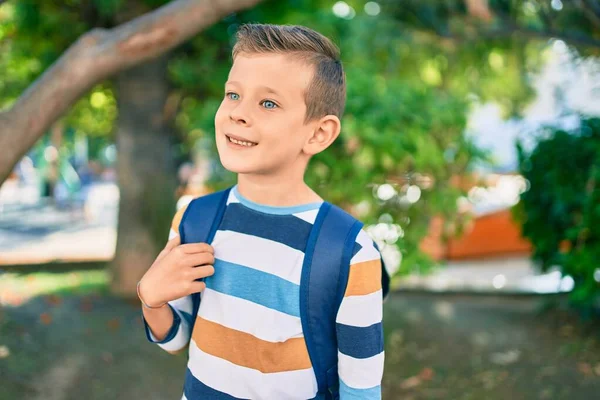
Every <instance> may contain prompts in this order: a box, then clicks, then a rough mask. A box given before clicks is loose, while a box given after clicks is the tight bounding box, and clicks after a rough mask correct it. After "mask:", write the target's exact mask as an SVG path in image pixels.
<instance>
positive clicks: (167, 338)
mask: <svg viewBox="0 0 600 400" xmlns="http://www.w3.org/2000/svg"><path fill="white" fill-rule="evenodd" d="M167 305H168V306H169V308H170V309H171V313H172V314H173V323H172V324H171V328H169V332H167V336H165V338H164V339H163V340H156V341H155V340H152V337H151V336H150V327H149V326H148V323H147V322H146V318H144V315H143V314H142V321H143V322H144V330H145V331H146V338H147V339H148V340H149V341H150V342H152V343H156V344H165V343H169V342H170V341H171V340H173V339H174V338H175V336H177V332H178V331H179V325H181V318H179V314H177V312H176V311H175V309H174V308H173V306H172V305H170V304H169V303H167Z"/></svg>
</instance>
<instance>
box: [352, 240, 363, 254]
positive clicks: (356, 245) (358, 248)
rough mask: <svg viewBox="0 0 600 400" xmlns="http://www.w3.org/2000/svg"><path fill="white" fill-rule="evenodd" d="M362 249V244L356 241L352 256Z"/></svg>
mask: <svg viewBox="0 0 600 400" xmlns="http://www.w3.org/2000/svg"><path fill="white" fill-rule="evenodd" d="M360 249H362V246H361V245H360V243H358V242H357V243H355V244H354V250H352V257H354V256H355V255H356V254H357V253H358V252H359V251H360Z"/></svg>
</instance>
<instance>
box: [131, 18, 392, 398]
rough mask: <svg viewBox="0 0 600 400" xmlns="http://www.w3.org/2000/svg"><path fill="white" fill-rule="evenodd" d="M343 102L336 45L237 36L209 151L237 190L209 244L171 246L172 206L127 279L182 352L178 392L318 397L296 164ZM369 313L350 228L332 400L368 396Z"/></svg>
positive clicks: (306, 197) (308, 203) (326, 136)
mask: <svg viewBox="0 0 600 400" xmlns="http://www.w3.org/2000/svg"><path fill="white" fill-rule="evenodd" d="M345 97H346V88H345V77H344V72H343V69H342V65H341V63H340V60H339V50H338V48H337V47H336V46H335V45H334V44H333V43H332V42H331V41H330V40H329V39H327V38H325V37H324V36H322V35H321V34H319V33H317V32H315V31H312V30H310V29H308V28H305V27H301V26H277V25H258V24H256V25H255V24H252V25H245V26H242V27H241V29H240V30H239V31H238V34H237V43H236V44H235V46H234V49H233V65H232V68H231V70H230V73H229V78H228V81H227V82H226V84H225V94H224V99H223V101H222V103H221V105H220V107H219V109H218V111H217V113H216V116H215V134H216V142H217V149H218V151H219V157H220V160H221V162H222V164H223V166H224V167H225V168H227V169H228V170H230V171H233V172H235V173H237V175H238V182H237V185H236V186H235V187H234V188H233V189H232V190H231V191H230V193H229V197H228V200H227V206H226V209H225V214H224V215H223V218H222V221H221V224H220V226H219V228H218V230H217V231H216V235H215V237H214V240H213V241H212V246H210V245H208V244H206V243H193V244H180V240H179V236H178V232H179V229H178V228H179V223H180V221H181V218H182V215H183V213H184V210H183V209H182V210H180V211H179V212H177V214H176V215H175V218H174V220H173V225H172V230H171V233H170V240H169V242H168V243H167V245H166V247H165V249H164V250H163V251H162V252H161V253H160V254H159V256H158V257H157V259H156V261H155V262H154V263H153V265H152V266H151V267H150V269H149V270H148V271H147V272H146V274H145V275H144V277H143V278H142V280H141V281H140V283H139V284H138V295H139V297H140V299H141V300H142V304H143V307H142V308H143V314H144V319H145V323H146V329H147V334H148V338H149V339H150V340H151V341H152V342H154V343H158V345H159V346H160V347H162V348H163V349H164V350H167V351H169V352H176V351H179V350H183V349H185V348H186V347H187V348H188V351H189V360H188V368H187V372H186V377H185V384H184V395H183V399H187V400H195V399H213V398H214V399H238V398H241V399H312V398H329V397H326V396H329V394H324V393H318V389H317V382H316V380H315V374H314V372H313V368H312V365H311V360H310V358H309V354H308V351H307V346H306V343H305V341H304V335H303V331H302V325H301V322H300V314H299V304H298V298H299V287H300V286H299V284H300V276H301V270H302V265H303V258H304V249H305V246H306V243H307V240H308V235H309V233H310V229H311V226H312V224H313V223H314V222H315V217H316V215H317V213H318V211H319V207H320V206H321V204H323V199H322V198H321V197H319V195H318V194H317V193H315V192H314V191H313V190H312V189H311V188H310V187H308V186H307V185H306V184H305V183H304V172H305V170H306V167H307V164H308V162H309V160H310V158H311V157H312V156H313V155H314V154H317V153H319V152H321V151H324V150H325V149H326V148H327V147H328V146H329V145H331V143H332V142H333V141H334V140H335V139H336V138H337V137H338V135H339V133H340V118H341V116H342V112H343V109H344V105H345ZM199 278H205V279H204V282H200V281H197V279H199ZM195 292H202V295H201V301H200V306H199V309H198V313H197V315H195V316H193V317H191V313H192V304H191V300H190V299H191V297H190V295H191V293H195ZM381 318H382V290H381V261H380V254H379V252H378V251H377V250H376V248H375V247H374V244H373V242H372V240H371V239H370V238H369V237H368V236H367V234H366V233H365V232H364V231H360V233H359V234H358V236H357V239H356V244H355V252H354V254H353V256H352V259H351V261H350V273H349V279H348V284H347V286H346V290H345V295H344V298H343V300H342V302H341V305H340V307H339V311H338V313H337V318H336V333H337V342H338V374H339V393H340V398H341V399H343V400H344V399H379V398H381V388H380V383H381V378H382V375H383V361H384V353H383V334H382V328H381ZM192 326H193V330H192Z"/></svg>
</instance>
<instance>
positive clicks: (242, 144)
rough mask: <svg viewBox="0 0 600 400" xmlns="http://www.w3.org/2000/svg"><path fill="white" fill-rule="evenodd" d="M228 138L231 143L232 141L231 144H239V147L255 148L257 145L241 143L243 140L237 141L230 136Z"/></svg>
mask: <svg viewBox="0 0 600 400" xmlns="http://www.w3.org/2000/svg"><path fill="white" fill-rule="evenodd" d="M228 138H229V141H230V142H233V143H235V144H239V145H241V146H246V147H251V146H255V145H256V144H255V143H250V142H243V141H241V140H236V139H234V138H231V137H229V136H228Z"/></svg>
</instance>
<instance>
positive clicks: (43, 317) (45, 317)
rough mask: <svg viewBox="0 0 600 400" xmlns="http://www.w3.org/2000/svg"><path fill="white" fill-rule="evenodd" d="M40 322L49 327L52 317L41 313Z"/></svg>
mask: <svg viewBox="0 0 600 400" xmlns="http://www.w3.org/2000/svg"><path fill="white" fill-rule="evenodd" d="M40 321H42V324H44V325H50V323H51V322H52V316H51V315H50V314H48V313H41V314H40Z"/></svg>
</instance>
